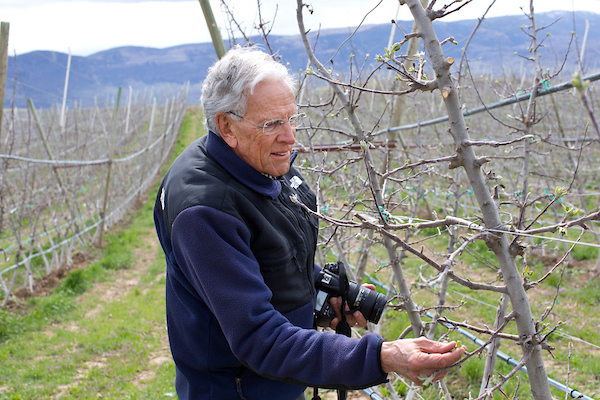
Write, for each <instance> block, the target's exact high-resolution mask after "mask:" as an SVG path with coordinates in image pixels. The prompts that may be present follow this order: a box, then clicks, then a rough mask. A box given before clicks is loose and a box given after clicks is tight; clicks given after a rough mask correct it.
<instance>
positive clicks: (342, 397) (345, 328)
mask: <svg viewBox="0 0 600 400" xmlns="http://www.w3.org/2000/svg"><path fill="white" fill-rule="evenodd" d="M338 267H339V269H340V275H339V283H340V293H341V294H342V304H341V306H340V311H341V314H342V320H341V321H340V322H338V324H337V326H336V327H335V333H339V334H341V335H345V336H347V337H350V336H352V328H350V324H348V321H346V304H347V303H348V291H349V290H350V282H348V275H346V268H345V267H344V263H342V262H338ZM337 393H338V400H346V391H345V390H338V391H337Z"/></svg>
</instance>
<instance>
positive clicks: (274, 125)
mask: <svg viewBox="0 0 600 400" xmlns="http://www.w3.org/2000/svg"><path fill="white" fill-rule="evenodd" d="M227 114H231V115H235V116H236V117H238V118H241V119H243V120H244V121H248V122H250V123H251V124H252V125H254V126H256V127H257V128H262V131H263V134H264V135H274V134H276V133H277V132H279V131H280V130H281V127H282V126H283V124H285V123H286V122H288V123H289V124H290V126H291V127H292V128H294V129H295V128H296V127H298V126H301V125H302V122H303V120H304V117H306V114H305V113H303V112H301V113H298V114H294V115H292V116H291V117H289V118H288V119H272V120H270V121H267V122H265V123H264V125H260V124H257V123H256V122H254V121H250V120H249V119H246V118H244V117H242V116H241V115H238V114H236V113H234V112H233V111H227Z"/></svg>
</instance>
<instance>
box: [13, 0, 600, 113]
mask: <svg viewBox="0 0 600 400" xmlns="http://www.w3.org/2000/svg"><path fill="white" fill-rule="evenodd" d="M586 21H589V26H590V27H589V33H588V39H587V44H586V53H585V60H584V65H585V67H586V70H587V71H588V72H591V71H595V70H596V69H597V68H598V64H599V62H600V15H598V14H594V13H585V12H577V13H575V14H572V13H568V12H564V13H563V12H552V13H544V14H539V15H538V26H546V27H548V28H547V30H545V31H544V32H547V33H548V34H549V35H548V36H547V37H546V38H545V40H544V42H543V44H544V47H543V48H542V49H541V54H542V63H543V65H544V67H546V68H550V70H551V71H555V70H557V69H558V68H559V67H560V65H561V63H562V62H563V59H564V55H565V54H566V52H567V49H568V48H569V41H570V36H571V32H576V34H577V38H578V41H579V46H581V43H582V41H583V36H584V33H585V27H586ZM398 24H399V25H400V26H401V27H402V29H403V30H405V31H409V30H410V29H411V27H412V22H410V21H399V22H398ZM476 24H477V20H464V21H455V22H443V21H436V24H435V26H436V30H437V33H438V36H439V37H440V39H441V40H443V39H444V38H446V37H450V36H452V37H454V38H455V40H456V41H457V42H458V45H456V46H455V45H452V44H446V45H445V47H444V51H445V52H446V54H447V55H448V56H453V57H455V58H456V59H460V56H461V52H462V49H463V48H464V46H465V44H466V42H467V40H468V38H469V36H470V35H471V32H472V31H473V29H474V27H475V26H476ZM527 24H528V20H527V18H525V17H524V16H510V17H498V18H490V19H488V20H486V21H484V23H483V24H482V26H481V27H480V28H479V30H478V32H477V35H476V36H475V37H474V38H473V40H472V41H471V43H470V45H469V48H468V53H467V55H468V57H469V59H470V67H471V70H472V71H474V72H475V73H485V74H492V75H498V74H514V75H516V76H519V77H520V76H521V70H522V69H523V66H524V65H526V64H525V61H524V58H523V57H522V56H526V55H527V48H528V46H529V41H528V37H527V35H526V34H525V33H523V31H522V27H524V26H526V25H527ZM353 30H354V28H347V29H331V30H324V31H322V32H320V34H319V37H318V39H317V33H316V32H311V33H310V37H311V41H312V43H315V42H316V43H317V46H316V53H317V56H318V57H319V58H320V59H321V60H328V59H329V58H330V57H331V56H332V55H334V54H335V53H336V51H338V47H340V45H341V44H342V43H343V42H344V41H345V40H346V39H347V38H348V36H349V34H350V33H351V32H352V31H353ZM390 30H391V27H390V25H389V24H382V25H369V26H363V27H361V28H360V29H359V30H358V31H357V32H356V34H355V35H354V36H353V37H352V39H351V40H349V41H347V42H346V43H345V44H344V45H343V46H342V47H341V48H340V49H339V52H338V53H337V55H336V58H335V60H334V70H335V71H336V72H337V73H340V74H347V73H348V72H349V60H350V57H349V56H350V55H351V54H355V55H356V58H355V60H356V61H355V62H356V64H358V65H362V63H363V61H364V60H365V59H366V60H367V61H366V63H367V65H368V64H372V63H374V62H375V61H374V56H375V55H376V54H381V53H383V52H384V48H385V46H387V43H388V40H389V36H390ZM400 35H401V32H400V31H397V32H396V37H395V38H396V40H399V39H400ZM254 40H255V41H256V42H257V43H260V42H261V40H260V39H258V38H255V39H254ZM238 42H239V41H238ZM270 42H271V45H272V46H273V48H274V49H278V51H279V54H280V55H281V56H282V62H284V63H286V64H288V65H289V68H290V69H291V70H293V71H300V70H302V69H304V68H306V64H307V57H306V54H305V52H304V48H303V46H302V42H301V40H300V37H299V36H298V35H296V36H276V37H270ZM578 52H579V50H577V47H576V46H575V44H572V46H571V52H570V54H569V57H568V63H567V65H566V67H565V69H564V72H565V73H566V74H567V76H570V74H571V73H572V71H574V70H575V69H576V62H577V57H576V55H577V54H578ZM517 54H518V55H517ZM67 58H68V56H67V54H64V53H59V52H51V51H35V52H31V53H27V54H22V55H17V56H16V57H9V62H8V75H7V76H8V78H7V89H6V96H5V107H10V106H11V103H12V102H13V99H14V105H15V106H16V107H25V106H26V98H32V99H33V100H34V103H35V104H36V106H37V107H51V106H52V105H53V104H57V103H60V102H61V101H62V93H63V87H64V78H65V72H66V65H67ZM215 59H216V55H215V53H214V50H213V47H212V44H211V43H196V44H186V45H180V46H175V47H169V48H165V49H156V48H144V47H119V48H114V49H110V50H106V51H102V52H99V53H95V54H92V55H90V56H87V57H81V56H73V57H72V61H71V75H70V81H69V94H68V104H69V107H72V105H73V103H74V102H77V103H78V104H81V105H82V106H83V107H90V106H93V105H94V104H95V102H98V103H100V104H102V103H104V102H106V101H107V99H110V98H113V97H114V96H115V94H116V92H117V88H118V87H123V88H127V87H129V86H131V87H132V88H134V89H135V90H136V91H139V92H144V93H146V94H149V93H151V91H154V92H155V93H158V95H159V96H162V95H170V93H171V92H172V91H173V92H174V91H176V90H177V89H178V88H179V87H180V86H181V85H182V84H184V83H186V82H189V83H190V85H191V88H190V92H189V98H188V101H189V102H190V103H197V102H198V99H199V97H200V83H201V82H202V80H203V79H204V76H205V74H206V70H207V68H208V66H209V65H211V64H212V63H213V62H214V61H215ZM15 81H16V85H15Z"/></svg>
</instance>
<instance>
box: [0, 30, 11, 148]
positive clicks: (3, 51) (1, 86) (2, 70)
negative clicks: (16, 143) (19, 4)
mask: <svg viewBox="0 0 600 400" xmlns="http://www.w3.org/2000/svg"><path fill="white" fill-rule="evenodd" d="M9 28H10V23H8V22H2V26H1V27H0V100H1V102H0V138H1V137H2V115H3V114H4V90H5V88H6V69H7V66H8V31H9Z"/></svg>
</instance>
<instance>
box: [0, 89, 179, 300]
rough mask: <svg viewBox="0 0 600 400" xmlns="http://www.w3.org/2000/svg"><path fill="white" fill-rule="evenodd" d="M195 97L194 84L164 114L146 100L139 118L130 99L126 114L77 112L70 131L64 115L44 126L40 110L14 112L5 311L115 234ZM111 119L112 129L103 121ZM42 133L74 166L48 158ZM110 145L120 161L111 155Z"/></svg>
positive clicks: (2, 234) (4, 227) (6, 199)
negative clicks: (19, 295)
mask: <svg viewBox="0 0 600 400" xmlns="http://www.w3.org/2000/svg"><path fill="white" fill-rule="evenodd" d="M187 90H188V87H187V85H186V86H185V87H184V88H183V90H182V91H181V93H180V94H178V95H177V96H174V97H173V98H168V99H166V100H165V102H164V107H156V100H157V99H156V97H155V96H153V97H152V98H151V99H149V100H150V101H151V104H150V105H147V104H146V100H147V99H144V98H142V99H141V100H140V101H139V102H138V103H137V104H136V105H135V106H134V107H135V110H133V111H132V108H131V107H132V105H131V98H132V92H130V96H129V99H130V101H129V104H128V105H127V110H126V113H124V112H122V110H119V108H118V107H114V106H112V107H111V106H110V105H107V106H106V107H104V108H101V107H99V106H96V107H95V108H93V109H86V110H83V109H78V108H77V106H75V107H74V108H73V110H70V112H69V113H68V115H67V121H66V122H65V123H64V126H61V125H62V124H57V122H58V118H57V117H56V110H45V111H43V112H40V113H39V121H34V119H35V118H32V114H34V117H35V114H36V113H37V112H36V110H35V108H33V107H31V109H30V113H29V115H28V116H26V115H24V113H23V112H20V110H17V109H13V110H12V112H9V113H8V114H9V117H12V118H11V119H10V120H8V121H7V120H6V119H5V123H4V128H5V129H6V131H7V135H6V136H5V134H3V138H6V139H5V140H4V143H3V151H2V153H5V154H0V160H2V161H1V162H2V164H1V165H0V174H1V176H0V178H1V181H0V201H1V202H2V204H1V205H2V211H0V254H3V255H4V264H5V265H1V266H0V269H1V271H0V288H1V289H2V290H3V292H4V299H3V302H2V306H5V305H6V304H7V303H8V302H9V300H10V299H11V295H14V293H15V290H16V289H20V288H25V289H27V290H29V291H32V290H34V284H35V280H36V279H37V278H41V277H42V276H44V275H48V274H50V273H51V272H52V271H54V270H56V269H59V268H61V267H63V266H65V264H69V263H70V262H71V256H72V253H73V252H74V251H82V252H85V250H86V249H87V247H88V246H90V245H91V244H92V243H95V242H97V241H98V238H99V237H100V235H101V232H100V230H101V226H102V225H103V224H104V226H105V229H108V227H110V226H111V225H112V224H114V223H116V222H118V221H119V220H120V219H121V218H122V217H123V216H124V215H125V213H126V212H127V210H128V209H129V208H130V207H131V206H132V204H133V203H134V201H135V200H136V199H137V198H139V196H140V194H142V193H143V192H144V191H145V190H146V189H147V188H148V187H149V185H150V184H151V183H152V182H153V181H154V179H155V177H156V174H157V172H158V169H159V168H160V166H161V165H162V163H163V162H164V160H165V159H166V157H167V155H168V152H169V150H170V149H171V147H172V144H173V143H174V141H175V139H176V134H175V133H177V132H178V130H179V127H180V125H181V122H182V120H183V115H184V113H185V109H186V98H187ZM111 111H112V112H111ZM161 113H162V118H161V115H160V114H161ZM124 114H125V115H124ZM103 115H104V118H106V120H107V121H111V125H109V124H108V123H105V122H103V120H102V118H103ZM132 118H134V119H135V120H134V121H133V123H130V119H132ZM61 122H62V119H61ZM113 123H114V125H113ZM42 125H45V126H44V127H43V126H42ZM106 126H113V129H114V130H115V133H116V135H113V136H114V138H113V140H114V141H113V142H112V143H111V142H108V143H107V141H108V140H109V138H110V136H111V135H110V134H108V132H107V129H106ZM123 127H124V129H123ZM36 129H38V130H40V132H44V133H46V135H42V140H47V141H48V143H47V144H46V145H47V146H48V147H47V150H48V152H49V153H48V154H52V152H54V153H55V154H61V156H62V157H64V156H71V159H66V158H65V159H56V158H55V157H52V156H50V157H46V158H43V156H45V155H46V153H47V152H44V150H43V148H44V146H40V145H41V144H42V143H40V142H39V140H37V139H38V138H39V136H38V135H37V134H36V133H35V130H36ZM45 136H47V137H45ZM46 145H45V146H46ZM110 146H114V149H115V152H114V157H111V156H110V154H108V153H106V154H103V153H104V152H106V150H107V149H109V148H110ZM53 150H54V151H53ZM40 155H41V156H42V157H40ZM99 155H100V157H98V156H99ZM106 155H108V157H106ZM15 164H16V165H15ZM107 165H112V168H113V172H112V175H113V176H112V178H111V181H110V187H109V190H110V193H106V195H107V196H106V199H107V200H106V205H107V208H106V213H105V214H106V215H105V216H104V217H102V215H101V214H102V212H101V209H102V202H103V199H104V198H105V196H104V195H105V193H104V190H103V189H104V188H105V187H106V183H105V182H106V178H107V175H108V173H107V171H105V170H104V169H103V167H105V166H107ZM52 171H54V175H53V173H52ZM141 174H143V175H141ZM53 176H54V178H53ZM59 181H62V183H61V184H57V182H59ZM66 201H70V202H71V203H72V205H73V206H72V208H73V211H72V212H70V211H67V210H65V209H64V203H65V202H66ZM9 229H12V235H11V233H10V232H9ZM28 229H29V232H28V231H27V230H28ZM11 238H12V240H11ZM49 255H50V256H49ZM11 272H12V274H10V273H11ZM18 282H22V283H21V284H18Z"/></svg>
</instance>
